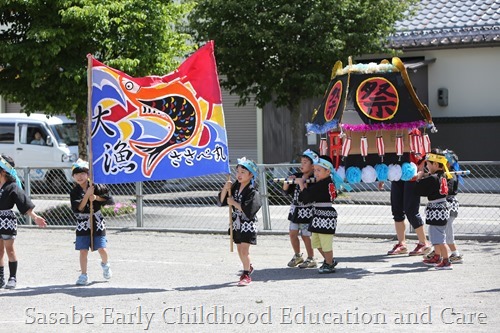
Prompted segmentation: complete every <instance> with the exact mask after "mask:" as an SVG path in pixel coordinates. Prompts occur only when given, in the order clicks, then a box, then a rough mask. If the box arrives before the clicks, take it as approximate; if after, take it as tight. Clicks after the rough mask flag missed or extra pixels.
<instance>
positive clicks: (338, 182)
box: [314, 158, 352, 191]
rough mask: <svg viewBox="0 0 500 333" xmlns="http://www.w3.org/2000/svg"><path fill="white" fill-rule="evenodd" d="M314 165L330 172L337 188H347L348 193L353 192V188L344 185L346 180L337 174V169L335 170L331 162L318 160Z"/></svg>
mask: <svg viewBox="0 0 500 333" xmlns="http://www.w3.org/2000/svg"><path fill="white" fill-rule="evenodd" d="M314 165H319V166H320V167H323V168H325V169H327V170H330V177H331V178H332V180H333V182H334V183H335V187H336V188H338V189H340V188H342V187H343V188H345V189H346V190H347V191H351V190H352V187H351V186H349V185H348V184H346V183H344V180H343V179H342V178H341V177H340V176H339V175H338V174H337V172H335V169H334V168H333V164H332V163H331V162H330V161H327V160H325V159H323V158H318V159H317V160H316V161H315V162H314Z"/></svg>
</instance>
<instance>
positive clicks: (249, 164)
mask: <svg viewBox="0 0 500 333" xmlns="http://www.w3.org/2000/svg"><path fill="white" fill-rule="evenodd" d="M238 165H241V166H242V167H245V169H247V170H248V171H250V172H251V173H252V175H253V177H254V178H255V179H257V177H258V176H259V172H258V170H257V165H256V164H255V163H254V161H252V160H247V158H246V157H242V158H238Z"/></svg>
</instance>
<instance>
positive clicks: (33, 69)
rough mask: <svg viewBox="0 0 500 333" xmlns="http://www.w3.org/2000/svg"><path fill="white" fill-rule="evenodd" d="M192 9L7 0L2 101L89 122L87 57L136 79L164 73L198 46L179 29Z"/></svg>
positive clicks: (0, 30)
mask: <svg viewBox="0 0 500 333" xmlns="http://www.w3.org/2000/svg"><path fill="white" fill-rule="evenodd" d="M191 8H192V4H179V3H178V2H177V1H167V0H148V1H142V0H51V1H44V0H2V1H1V2H0V95H3V96H4V97H5V98H6V99H7V100H9V101H12V102H19V103H21V105H22V107H23V109H24V111H26V112H28V113H31V112H35V111H42V112H44V113H46V114H66V115H68V116H71V117H76V118H77V119H80V120H81V119H85V116H86V113H87V99H88V98H87V96H88V88H87V57H86V56H87V54H92V55H93V56H94V57H96V58H97V59H99V60H100V61H101V62H104V63H105V64H106V65H109V66H111V67H114V68H117V69H120V70H122V71H124V72H126V73H128V74H130V75H133V76H145V75H152V74H159V75H161V74H166V73H168V72H170V71H171V70H173V69H175V68H176V67H177V65H178V64H179V62H180V61H181V60H182V59H183V58H184V57H185V56H186V54H187V53H188V52H190V51H192V49H193V47H194V44H193V43H190V41H191V38H190V36H189V35H187V34H184V33H180V32H179V30H178V29H177V27H179V26H180V25H181V24H182V23H183V22H184V21H185V16H186V14H187V12H189V11H190V10H191ZM79 123H81V121H79ZM83 123H85V122H84V121H83ZM80 148H82V147H80ZM80 153H82V152H81V149H80Z"/></svg>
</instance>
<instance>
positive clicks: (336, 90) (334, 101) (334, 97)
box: [325, 80, 342, 121]
mask: <svg viewBox="0 0 500 333" xmlns="http://www.w3.org/2000/svg"><path fill="white" fill-rule="evenodd" d="M341 100H342V81H340V80H338V81H337V82H335V84H334V85H333V87H332V89H330V92H329V93H328V98H327V99H326V104H325V119H326V121H330V120H332V119H333V117H335V114H336V113H337V110H338V109H339V106H340V101H341Z"/></svg>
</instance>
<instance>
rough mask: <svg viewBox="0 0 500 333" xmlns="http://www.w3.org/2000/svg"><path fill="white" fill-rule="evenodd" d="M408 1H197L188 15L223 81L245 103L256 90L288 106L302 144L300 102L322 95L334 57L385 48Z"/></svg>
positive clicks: (264, 99)
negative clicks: (210, 48) (209, 45)
mask: <svg viewBox="0 0 500 333" xmlns="http://www.w3.org/2000/svg"><path fill="white" fill-rule="evenodd" d="M416 2H417V1H415V0H402V1H395V0H337V1H335V0H273V1H269V0H245V1H241V0H199V1H198V5H197V7H196V8H195V9H194V10H193V12H192V13H191V14H190V16H189V20H190V27H191V29H193V33H194V35H195V38H196V40H198V41H204V40H209V39H211V40H214V41H215V52H216V57H217V65H218V69H219V71H220V72H221V74H224V75H226V76H227V80H226V81H224V82H222V85H223V86H224V87H225V88H227V89H229V91H230V92H231V93H234V94H237V95H239V97H240V100H239V104H240V105H244V104H245V103H247V102H248V101H249V100H250V97H251V96H255V101H256V104H257V106H259V107H263V106H264V105H265V104H266V103H268V102H274V103H275V105H276V106H284V107H286V108H287V109H288V110H289V111H290V112H291V119H292V124H291V126H292V134H293V138H294V142H293V143H292V144H293V150H294V151H295V152H297V151H299V150H301V149H302V143H303V138H304V134H305V133H304V132H305V127H304V123H305V121H302V120H301V119H300V110H298V105H299V102H300V101H301V100H303V99H307V98H311V97H317V96H321V95H322V94H323V93H324V89H325V88H326V85H327V84H328V82H329V79H330V75H331V70H332V67H333V64H334V63H335V61H336V60H343V61H344V63H345V61H346V60H347V58H348V57H349V56H358V55H362V54H369V53H375V52H379V51H386V50H385V49H384V41H385V38H386V37H387V36H389V35H390V33H391V32H392V31H393V27H394V24H395V22H396V21H397V20H398V19H399V18H401V17H402V15H403V13H404V11H405V10H408V9H409V8H410V5H412V4H415V3H416Z"/></svg>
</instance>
